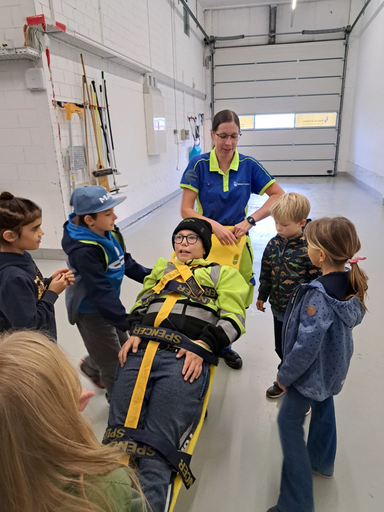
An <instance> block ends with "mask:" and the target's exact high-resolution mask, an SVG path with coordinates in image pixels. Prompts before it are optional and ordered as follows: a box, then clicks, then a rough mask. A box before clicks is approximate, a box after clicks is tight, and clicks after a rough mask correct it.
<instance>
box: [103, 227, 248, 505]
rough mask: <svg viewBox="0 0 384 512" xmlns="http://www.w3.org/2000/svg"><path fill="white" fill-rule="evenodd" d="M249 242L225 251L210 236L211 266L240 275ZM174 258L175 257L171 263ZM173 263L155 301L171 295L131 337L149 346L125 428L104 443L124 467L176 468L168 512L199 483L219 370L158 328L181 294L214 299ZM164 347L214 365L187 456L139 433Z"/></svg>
mask: <svg viewBox="0 0 384 512" xmlns="http://www.w3.org/2000/svg"><path fill="white" fill-rule="evenodd" d="M245 243H246V237H245V236H244V237H242V238H241V239H240V240H239V243H238V244H237V245H230V246H222V245H221V244H220V243H219V241H218V240H217V238H216V237H215V236H214V235H212V249H211V251H210V254H209V261H210V262H212V263H218V264H219V265H228V266H232V267H234V268H235V269H237V270H239V267H240V262H241V255H242V252H243V249H244V246H245ZM173 258H174V256H173V257H172V259H173ZM174 264H175V268H176V270H175V271H173V272H170V273H169V274H166V275H165V276H164V277H163V278H162V279H161V280H160V282H159V283H158V284H157V285H156V286H155V287H154V288H153V291H154V294H156V295H157V296H158V295H159V294H161V293H162V292H163V291H164V290H165V291H166V293H167V294H168V296H167V298H166V300H165V301H164V302H163V304H162V307H161V309H160V311H159V312H158V314H157V316H156V319H155V322H154V326H144V325H142V326H141V325H135V327H134V329H133V330H132V332H131V335H136V336H139V337H140V338H142V339H144V340H147V347H146V350H145V354H144V357H143V361H142V364H141V367H140V370H139V374H138V377H137V380H136V384H135V388H134V391H133V394H132V398H131V402H130V405H129V408H128V412H127V416H126V420H125V424H124V428H122V427H121V426H120V427H119V426H117V427H113V426H112V427H111V428H108V429H107V431H106V433H105V435H104V439H103V443H104V444H113V445H118V446H120V447H121V448H123V450H124V451H125V454H126V455H125V462H126V463H127V464H128V462H129V456H130V455H133V456H135V457H136V456H140V457H152V458H153V459H159V460H162V461H164V460H166V461H167V462H168V464H170V465H171V466H172V468H173V469H174V470H175V471H176V473H177V476H176V478H175V480H174V483H173V486H172V491H171V496H170V499H169V502H168V504H169V505H168V509H167V511H168V512H173V511H174V508H175V505H176V500H177V497H178V494H179V492H180V489H181V486H182V485H183V484H184V485H185V487H186V488H187V489H189V488H190V487H191V485H192V484H193V483H194V481H195V477H194V476H193V473H192V471H191V469H190V461H191V457H192V454H193V451H194V449H195V446H196V443H197V440H198V438H199V435H200V432H201V429H202V426H203V423H204V419H205V415H206V411H207V407H208V402H209V397H210V393H211V390H212V385H213V379H214V376H215V371H216V366H217V364H218V359H217V357H216V356H215V355H214V354H213V353H212V352H211V351H209V350H208V349H206V348H205V347H203V346H201V345H200V344H199V343H197V342H195V341H192V340H189V338H187V337H186V336H184V335H183V334H181V333H178V332H176V331H172V330H170V329H166V328H163V327H161V328H159V325H160V324H161V323H162V321H163V320H164V319H165V318H167V317H168V315H169V313H170V312H171V310H172V307H173V305H174V304H175V303H176V301H177V300H178V298H179V297H180V295H187V294H188V293H192V294H193V299H194V300H197V301H202V302H203V303H204V300H209V297H212V295H210V290H208V289H204V287H201V286H200V285H199V284H198V283H197V281H196V280H195V278H194V276H193V275H192V273H191V271H190V270H189V268H188V267H186V266H184V265H177V264H176V263H174ZM175 281H176V284H175ZM178 283H179V284H178ZM170 285H171V286H170ZM206 296H207V297H206ZM151 297H152V295H151V296H150V297H148V298H147V299H146V301H150V300H151ZM160 342H162V343H163V342H165V343H168V344H169V345H176V346H177V347H180V348H185V349H186V350H189V351H191V352H194V353H196V354H198V355H199V356H200V357H202V358H203V359H204V360H205V361H207V362H208V363H209V364H210V378H209V384H208V389H207V393H206V395H205V398H204V403H203V408H202V411H201V416H200V420H199V422H198V425H197V427H196V429H195V431H194V433H193V435H192V437H191V438H190V440H189V443H188V445H187V447H186V450H185V451H180V450H178V449H177V448H175V447H174V446H170V443H169V442H168V441H167V440H165V439H162V438H161V437H160V436H157V435H154V434H153V433H148V432H146V431H144V430H141V429H139V428H137V426H138V423H139V418H140V413H141V408H142V404H143V400H144V395H145V391H146V386H147V381H148V378H149V374H150V371H151V366H152V361H153V359H154V357H155V354H156V351H157V349H158V346H159V343H160Z"/></svg>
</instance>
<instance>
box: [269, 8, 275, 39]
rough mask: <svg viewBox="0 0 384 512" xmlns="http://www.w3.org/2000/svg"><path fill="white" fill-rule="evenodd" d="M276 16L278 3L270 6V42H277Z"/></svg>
mask: <svg viewBox="0 0 384 512" xmlns="http://www.w3.org/2000/svg"><path fill="white" fill-rule="evenodd" d="M276 17H277V5H270V6H269V41H268V44H275V43H276Z"/></svg>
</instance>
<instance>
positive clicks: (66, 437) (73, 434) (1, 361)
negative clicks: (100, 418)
mask: <svg viewBox="0 0 384 512" xmlns="http://www.w3.org/2000/svg"><path fill="white" fill-rule="evenodd" d="M82 401H83V402H84V397H83V398H82V393H81V386H80V382H79V379H78V377H77V374H76V371H75V370H74V368H73V367H72V366H71V364H70V363H69V362H68V360H67V359H66V357H65V356H64V354H63V353H62V352H61V350H60V349H59V348H58V347H57V345H55V344H54V343H51V342H50V341H49V340H48V338H46V337H45V336H43V335H42V334H40V333H38V332H35V331H18V332H15V333H13V334H4V335H2V337H1V338H0V451H1V457H0V503H1V509H2V510H4V511H5V510H6V511H7V512H20V511H23V512H59V511H60V512H64V511H65V512H68V511H71V512H85V511H87V512H101V511H108V512H120V511H126V512H144V511H145V510H146V508H145V501H144V499H143V497H142V495H141V493H140V492H139V491H137V490H136V489H138V485H137V480H136V477H135V475H134V474H133V473H132V471H131V470H129V469H128V468H126V467H124V466H122V464H121V463H119V459H118V454H117V453H116V451H114V450H112V449H110V448H107V447H104V446H102V445H101V444H100V443H99V442H98V440H97V439H96V437H95V435H94V433H93V431H92V429H91V427H90V425H89V424H88V423H87V421H86V420H85V419H84V417H83V416H82V415H81V413H80V409H81V408H82V407H84V403H83V404H81V402H82ZM85 401H86V400H85Z"/></svg>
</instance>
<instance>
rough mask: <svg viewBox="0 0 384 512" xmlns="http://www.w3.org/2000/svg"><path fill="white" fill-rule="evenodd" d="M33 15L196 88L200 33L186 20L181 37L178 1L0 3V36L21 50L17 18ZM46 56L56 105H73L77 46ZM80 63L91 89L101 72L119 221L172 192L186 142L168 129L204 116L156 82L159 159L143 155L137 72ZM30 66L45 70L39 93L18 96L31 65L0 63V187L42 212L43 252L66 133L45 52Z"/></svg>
mask: <svg viewBox="0 0 384 512" xmlns="http://www.w3.org/2000/svg"><path fill="white" fill-rule="evenodd" d="M196 5H197V17H198V19H199V20H200V22H201V23H202V24H203V22H204V17H203V10H202V8H201V6H200V5H199V4H198V3H195V2H194V3H193V5H191V9H192V11H194V12H195V9H196ZM39 13H43V14H45V15H46V16H47V17H49V18H51V19H53V20H54V21H59V22H61V23H64V24H65V25H66V26H67V27H69V28H70V29H73V30H76V31H77V32H79V33H80V34H82V35H85V36H86V37H89V38H91V39H93V40H94V41H96V42H99V43H101V44H104V45H105V46H108V47H110V48H111V49H113V50H115V51H118V52H120V53H122V54H124V55H125V56H127V57H129V58H132V59H134V60H136V61H139V62H140V63H142V64H143V65H145V66H148V67H151V68H152V69H154V70H156V71H159V72H161V73H162V74H164V75H167V76H169V77H171V78H175V79H176V80H177V81H179V82H182V83H183V84H185V85H187V86H189V87H192V88H195V89H196V90H197V91H200V92H203V93H204V91H205V70H204V68H203V55H204V43H203V36H202V34H201V32H200V31H199V30H198V29H196V24H195V23H193V21H192V20H191V30H190V37H188V36H187V35H185V34H184V24H183V17H182V5H181V4H179V3H178V2H177V1H176V0H100V1H99V0H97V1H95V0H2V3H1V8H0V40H4V39H13V40H14V43H15V45H16V46H22V45H23V44H24V40H23V31H22V29H23V26H24V23H25V18H26V17H27V16H31V15H34V14H39ZM50 50H51V54H52V60H51V71H52V83H53V86H54V90H55V95H56V99H57V100H59V101H69V102H78V103H81V102H82V88H81V76H82V74H83V73H82V68H81V64H80V50H78V49H75V48H73V47H71V46H68V45H67V44H65V43H63V42H59V41H57V40H54V39H53V38H50ZM84 60H85V63H86V71H87V75H88V79H89V80H90V79H95V80H96V83H100V79H101V70H104V71H105V77H106V80H107V85H108V96H109V98H108V99H109V104H110V110H111V118H112V124H113V135H114V139H115V150H116V159H117V164H118V169H119V171H120V172H121V175H120V176H118V177H117V180H118V183H119V184H120V185H124V184H127V185H128V187H127V188H124V189H122V193H124V194H125V195H127V197H128V199H127V200H126V201H125V202H124V203H122V204H121V206H119V207H118V211H117V213H118V215H119V220H120V221H122V225H124V219H126V218H129V217H132V216H134V215H135V214H136V213H137V212H138V211H141V210H144V209H146V208H148V207H150V205H152V204H154V203H159V202H161V201H162V200H163V199H164V198H165V197H166V196H169V195H170V194H172V193H173V192H176V191H177V190H178V188H179V181H180V178H181V174H182V171H183V170H184V168H185V167H186V165H187V162H188V155H189V151H190V149H191V147H192V145H193V141H192V139H190V140H189V141H185V142H181V141H177V138H176V137H175V135H174V134H173V131H174V129H176V128H177V129H178V130H179V133H180V130H181V129H182V128H189V125H188V121H187V115H188V114H196V113H198V112H204V108H205V104H204V100H202V99H198V98H196V97H195V96H193V95H191V94H188V93H185V92H181V91H180V90H174V88H173V87H169V86H166V85H164V84H160V85H159V87H160V88H161V90H162V94H163V97H164V101H165V113H166V114H165V115H166V123H167V153H166V154H163V155H159V156H154V157H153V156H152V157H149V156H148V155H147V148H146V134H145V118H144V103H143V87H142V85H143V83H144V78H143V76H142V75H140V74H139V73H136V72H134V71H131V70H128V69H124V68H122V67H120V66H118V65H116V64H113V63H112V62H107V61H105V60H102V59H100V58H98V57H95V56H92V55H90V54H87V53H86V52H84ZM36 64H37V65H38V66H39V67H43V68H44V70H45V76H46V83H47V90H46V91H45V92H33V93H31V92H30V91H27V90H26V86H25V83H24V73H25V70H26V69H28V68H29V67H33V66H34V65H35V64H34V63H33V62H25V61H18V62H16V61H14V62H11V61H7V62H1V61H0V73H2V74H1V75H0V130H3V131H2V132H1V135H2V137H1V142H0V157H1V159H0V162H1V165H0V189H1V190H5V189H8V190H10V191H11V192H12V193H14V194H16V195H24V196H27V197H30V198H32V199H33V200H35V201H37V202H38V203H39V204H40V205H41V206H42V209H43V215H44V224H43V227H44V230H45V232H46V235H45V237H44V239H43V244H42V248H43V249H57V248H59V247H60V241H61V235H62V224H63V222H64V221H65V218H66V216H67V214H68V213H69V211H70V206H69V197H70V190H69V183H68V173H67V171H66V169H65V165H64V162H63V159H62V154H63V152H64V151H65V150H66V148H67V147H68V130H67V125H66V120H65V115H64V111H63V109H60V108H54V107H53V103H52V100H53V92H52V84H51V82H50V81H49V72H48V67H47V62H46V58H45V55H44V54H43V57H42V59H40V60H39V61H37V63H36ZM12 130H13V131H12ZM59 133H60V136H59ZM79 135H80V132H79V125H78V123H76V122H74V141H75V143H76V144H79V143H80V137H79ZM177 142H178V143H177ZM27 178H28V179H27ZM110 181H111V183H112V180H110ZM175 215H176V216H177V215H178V212H175Z"/></svg>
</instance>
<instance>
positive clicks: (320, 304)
mask: <svg viewBox="0 0 384 512" xmlns="http://www.w3.org/2000/svg"><path fill="white" fill-rule="evenodd" d="M305 232H306V236H307V240H308V254H309V257H310V259H311V261H312V263H313V264H314V265H315V266H317V267H320V268H321V270H322V276H321V277H319V278H318V279H315V280H314V281H312V282H311V283H308V284H302V285H300V286H298V287H297V288H296V290H295V291H294V292H293V294H292V295H291V297H290V300H289V304H288V307H287V311H286V313H285V318H284V326H283V363H282V365H281V367H280V369H279V372H278V374H277V379H278V382H279V384H280V386H282V387H283V389H286V391H287V392H286V394H285V397H284V401H283V404H282V406H281V409H280V413H279V417H278V424H279V432H280V440H281V444H282V448H283V455H284V461H283V470H282V477H281V486H280V496H279V499H278V502H277V505H276V506H274V507H272V508H270V509H269V510H268V512H313V511H314V502H313V488H312V473H316V474H318V475H320V476H322V477H324V478H331V477H332V475H333V471H334V461H335V456H336V422H335V410H334V403H333V396H334V395H337V394H338V393H340V391H341V389H342V387H343V384H344V381H345V378H346V376H347V373H348V368H349V363H350V360H351V357H352V353H353V339H352V329H353V328H354V327H355V326H356V325H358V324H360V322H361V321H362V319H363V317H364V314H365V311H366V306H365V299H366V294H367V288H368V286H367V281H368V278H367V275H366V273H365V272H364V270H362V269H361V268H360V266H359V261H361V260H363V259H365V258H360V257H358V256H356V253H358V251H359V250H360V248H361V244H360V240H359V237H358V236H357V233H356V229H355V226H354V225H353V224H352V222H351V221H350V220H348V219H346V218H345V217H335V218H328V217H327V218H323V219H319V220H315V221H313V222H311V223H309V224H308V226H307V228H306V230H305ZM347 262H349V264H350V270H346V269H345V265H346V263H347ZM309 407H311V408H312V416H311V423H310V427H309V436H308V442H307V445H306V444H305V441H304V432H303V423H304V419H305V413H306V412H307V411H308V408H309Z"/></svg>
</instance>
